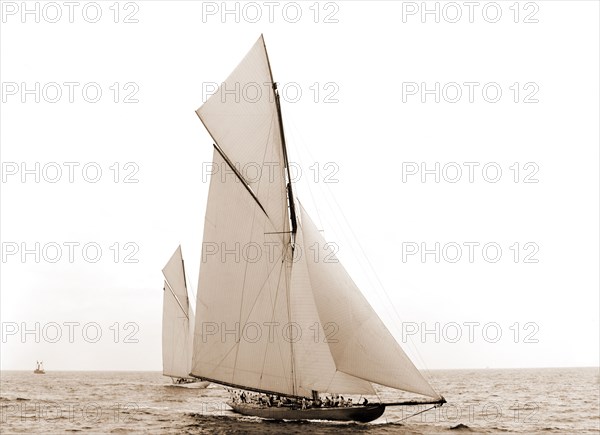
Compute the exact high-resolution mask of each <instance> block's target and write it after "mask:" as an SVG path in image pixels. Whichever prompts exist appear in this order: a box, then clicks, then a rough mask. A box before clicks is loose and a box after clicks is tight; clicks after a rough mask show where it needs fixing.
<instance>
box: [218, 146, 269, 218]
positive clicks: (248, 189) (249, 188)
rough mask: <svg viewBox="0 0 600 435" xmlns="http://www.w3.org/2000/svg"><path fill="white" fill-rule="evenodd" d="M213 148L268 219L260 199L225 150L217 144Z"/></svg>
mask: <svg viewBox="0 0 600 435" xmlns="http://www.w3.org/2000/svg"><path fill="white" fill-rule="evenodd" d="M213 146H214V147H215V149H216V150H217V151H218V152H219V154H220V155H221V157H222V158H223V160H225V163H227V165H228V166H229V168H230V169H231V170H232V171H233V173H234V174H235V175H236V176H237V177H238V179H239V180H240V181H241V183H242V184H243V185H244V187H245V188H246V190H247V191H248V193H249V194H250V196H252V198H254V200H255V201H256V203H257V204H258V206H259V207H260V209H261V210H262V211H263V213H264V214H265V215H266V216H267V218H268V217H269V215H268V213H267V212H266V210H265V208H264V207H263V205H262V204H261V203H260V201H259V200H258V197H257V196H256V194H255V193H254V191H253V190H252V188H251V187H250V185H249V184H248V182H246V180H245V179H244V177H243V176H242V174H240V171H239V170H238V169H237V168H236V167H235V165H234V164H233V163H232V162H231V160H229V157H227V156H226V155H225V153H224V152H223V150H221V148H220V147H219V146H218V145H217V144H216V142H215V143H214V144H213Z"/></svg>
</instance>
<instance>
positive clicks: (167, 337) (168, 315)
mask: <svg viewBox="0 0 600 435" xmlns="http://www.w3.org/2000/svg"><path fill="white" fill-rule="evenodd" d="M162 272H163V275H164V277H165V283H164V294H163V329H162V350H163V375H165V376H171V377H173V378H179V379H185V378H189V377H190V371H191V365H192V346H193V339H194V330H193V328H194V311H193V310H192V307H191V306H190V303H189V297H188V292H187V285H186V280H185V269H184V265H183V257H182V255H181V246H178V247H177V249H176V250H175V252H174V253H173V255H172V256H171V259H170V260H169V262H168V263H167V264H166V265H165V267H164V268H163V270H162Z"/></svg>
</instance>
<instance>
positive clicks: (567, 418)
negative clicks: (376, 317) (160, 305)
mask: <svg viewBox="0 0 600 435" xmlns="http://www.w3.org/2000/svg"><path fill="white" fill-rule="evenodd" d="M599 376H600V375H599V370H598V368H552V369H503V370H496V369H485V370H438V371H436V370H432V371H430V372H428V374H427V377H428V379H429V380H430V382H431V383H432V385H434V386H435V387H436V389H437V390H438V391H439V392H440V393H441V394H443V395H444V396H445V398H446V400H447V401H448V403H447V404H445V405H444V406H443V407H440V408H435V409H430V410H428V411H425V410H426V409H427V408H429V406H418V407H389V408H388V409H387V410H386V412H385V413H384V415H383V416H382V417H381V418H379V419H378V420H376V421H374V422H371V423H333V422H316V421H310V422H287V421H283V422H278V421H269V420H261V419H258V418H253V417H245V416H241V415H238V414H235V413H233V412H232V411H231V409H230V408H229V407H228V406H227V404H226V402H227V400H228V398H229V395H228V393H227V391H226V390H225V389H224V388H223V387H220V386H218V385H215V384H212V385H210V386H209V387H208V388H206V389H200V388H194V385H193V384H191V385H187V386H175V385H173V384H172V382H171V380H170V379H169V378H165V377H163V376H162V375H161V373H157V372H83V371H82V372H53V371H51V370H48V371H47V373H46V374H44V375H35V374H33V373H32V372H31V371H29V372H18V371H3V372H1V373H0V433H2V434H5V433H6V434H10V433H27V434H30V433H40V434H56V433H61V434H63V433H76V432H84V433H107V434H110V433H117V434H119V433H142V432H148V433H157V434H160V433H165V434H180V433H189V434H196V433H210V434H212V433H216V434H233V433H266V434H278V433H292V434H306V433H310V434H311V435H318V434H329V433H336V434H339V433H353V432H356V433H361V434H393V433H406V434H430V433H519V434H534V433H544V434H550V433H564V434H575V433H577V434H581V433H600V402H599V400H600V377H599ZM379 397H380V399H381V400H382V401H385V402H390V401H394V400H397V399H398V393H397V392H396V391H394V390H391V389H387V388H380V391H379ZM420 411H424V412H421V413H420V414H417V415H414V416H412V417H409V416H411V415H412V414H415V413H418V412H420Z"/></svg>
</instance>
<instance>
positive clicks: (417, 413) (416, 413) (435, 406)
mask: <svg viewBox="0 0 600 435" xmlns="http://www.w3.org/2000/svg"><path fill="white" fill-rule="evenodd" d="M438 406H440V405H433V406H432V407H430V408H426V409H423V410H421V411H419V412H415V413H414V414H411V415H408V416H406V417H404V418H403V419H401V420H400V421H404V420H407V419H409V418H411V417H414V416H415V415H419V414H423V413H424V412H427V411H430V410H432V409H434V408H437V407H438Z"/></svg>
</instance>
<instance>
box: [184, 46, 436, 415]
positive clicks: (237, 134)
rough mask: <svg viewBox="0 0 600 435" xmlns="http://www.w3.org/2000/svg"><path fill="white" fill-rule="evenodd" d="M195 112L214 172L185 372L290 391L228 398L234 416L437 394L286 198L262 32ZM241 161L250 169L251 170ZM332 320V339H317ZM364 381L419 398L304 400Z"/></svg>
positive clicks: (284, 160)
mask: <svg viewBox="0 0 600 435" xmlns="http://www.w3.org/2000/svg"><path fill="white" fill-rule="evenodd" d="M196 113H197V115H198V116H199V118H200V120H201V121H202V123H203V124H204V126H205V128H206V129H207V130H208V132H209V133H210V135H211V137H212V138H213V140H214V153H213V164H214V167H215V168H218V169H219V170H220V171H221V172H219V173H217V174H215V173H213V175H212V177H211V181H210V190H209V194H208V203H207V209H206V216H205V222H204V240H203V253H202V261H201V265H200V276H199V282H198V295H197V304H196V313H197V318H196V327H195V331H194V348H193V358H192V369H191V374H192V375H193V376H196V377H198V378H201V379H204V380H208V381H211V382H215V383H218V384H221V385H225V386H229V387H234V388H239V389H243V390H248V391H252V392H259V393H264V394H267V395H269V396H267V397H269V398H270V397H276V398H286V399H287V398H291V401H290V400H285V401H284V406H277V407H276V406H269V405H265V404H262V405H259V404H257V403H248V402H246V400H245V399H244V400H242V401H237V400H234V401H231V402H229V405H230V406H231V407H232V408H233V410H234V411H236V412H238V413H241V414H245V415H252V416H258V417H266V418H276V419H324V420H344V421H348V420H355V421H363V422H367V421H371V420H374V419H376V418H378V417H379V416H381V415H382V414H383V412H384V411H385V407H386V406H397V405H423V404H431V405H434V406H441V405H442V404H443V403H445V400H444V398H443V397H442V396H441V395H439V394H438V393H437V392H436V391H435V390H434V389H433V388H432V387H431V386H430V385H429V383H428V382H427V381H426V380H425V378H424V377H423V376H422V375H421V373H420V372H419V371H418V370H417V369H416V367H415V366H414V365H413V363H412V362H411V361H410V359H409V358H408V356H407V355H406V354H405V353H404V351H403V350H402V349H401V347H400V345H399V344H398V343H397V342H396V340H395V339H394V338H393V336H392V334H391V333H390V332H389V331H388V329H387V328H386V327H385V325H384V324H383V322H382V321H381V319H380V318H379V317H378V315H377V314H376V313H375V311H374V310H373V308H372V307H371V306H370V305H369V303H368V301H367V300H366V299H365V298H364V296H363V295H362V293H361V292H360V290H359V289H358V287H357V286H356V285H355V284H354V282H353V281H352V279H351V278H350V275H349V274H348V273H347V272H346V270H345V269H344V267H343V266H342V264H341V263H339V262H337V261H336V262H323V261H322V260H323V258H329V257H327V255H331V253H329V251H328V250H327V248H326V246H327V245H326V243H325V240H324V238H323V237H322V235H321V233H320V232H319V230H318V229H317V227H316V226H315V224H314V223H313V221H312V220H311V218H310V216H309V215H308V213H307V212H306V210H305V209H304V208H303V207H302V205H301V204H300V202H298V200H297V198H296V197H295V196H294V192H293V185H292V183H291V176H290V167H289V164H288V155H287V150H286V142H285V135H284V131H283V124H282V115H281V106H280V101H279V93H278V90H277V85H276V83H275V82H274V81H273V77H272V73H271V67H270V64H269V59H268V56H267V51H266V47H265V43H264V40H263V37H262V36H261V37H260V38H259V39H258V41H257V42H256V43H255V44H254V46H253V47H252V49H251V50H250V51H249V52H248V54H247V55H246V57H245V58H244V59H243V60H242V62H241V63H240V64H239V65H238V67H237V68H236V69H235V70H234V71H233V72H232V73H231V75H230V76H229V77H228V78H227V80H226V81H225V82H224V83H223V84H222V85H221V87H220V88H219V89H218V90H217V92H216V93H215V94H214V95H212V96H211V97H210V98H209V99H208V100H207V101H206V102H205V103H204V104H203V105H202V107H200V108H199V109H198V110H197V111H196ZM240 168H254V169H256V168H258V171H256V170H254V171H253V172H252V177H250V176H248V175H247V174H244V173H242V171H241V170H240ZM223 171H226V172H227V173H226V175H225V176H224V175H223V173H224V172H223ZM257 172H258V176H256V175H257ZM315 246H316V247H318V248H317V249H318V250H319V253H318V254H315V255H314V256H313V255H312V253H313V251H312V250H314V247H315ZM217 249H218V250H219V252H218V254H216V255H215V252H216V250H217ZM240 252H241V255H240ZM309 252H311V255H307V254H308V253H309ZM313 257H314V258H313ZM316 258H319V259H321V261H315V259H316ZM290 325H292V326H290ZM330 327H333V328H334V329H335V332H336V333H335V336H334V338H333V339H331V340H325V339H324V337H326V336H327V334H326V332H327V333H330V332H331V330H330V329H329V328H330ZM292 330H294V331H292ZM298 334H300V335H301V337H300V338H298ZM294 336H295V337H296V339H294V338H291V337H294ZM373 383H376V384H381V385H385V386H388V387H392V388H396V389H398V390H402V391H407V392H412V393H417V394H419V395H422V396H426V397H427V399H424V400H421V401H404V402H402V401H397V402H394V403H368V404H366V403H364V404H361V405H358V404H353V405H351V406H345V407H334V406H329V405H322V404H318V406H309V407H306V406H305V405H304V404H305V403H307V402H308V403H318V401H319V394H321V393H325V394H338V393H343V394H357V395H358V394H364V395H374V394H376V392H375V389H374V386H373ZM244 397H245V396H244ZM279 403H281V402H279Z"/></svg>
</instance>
